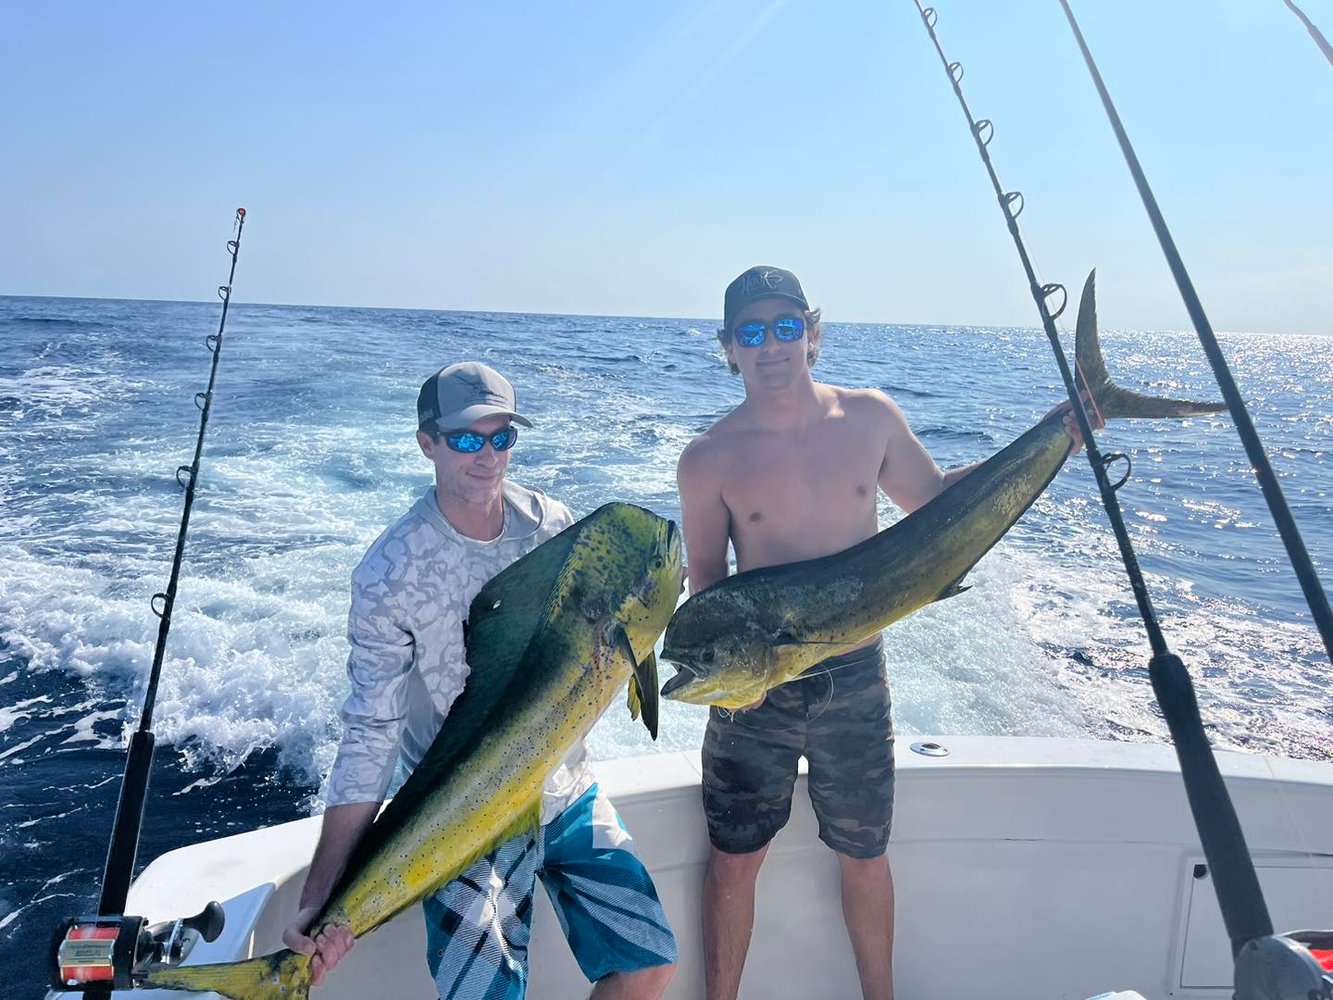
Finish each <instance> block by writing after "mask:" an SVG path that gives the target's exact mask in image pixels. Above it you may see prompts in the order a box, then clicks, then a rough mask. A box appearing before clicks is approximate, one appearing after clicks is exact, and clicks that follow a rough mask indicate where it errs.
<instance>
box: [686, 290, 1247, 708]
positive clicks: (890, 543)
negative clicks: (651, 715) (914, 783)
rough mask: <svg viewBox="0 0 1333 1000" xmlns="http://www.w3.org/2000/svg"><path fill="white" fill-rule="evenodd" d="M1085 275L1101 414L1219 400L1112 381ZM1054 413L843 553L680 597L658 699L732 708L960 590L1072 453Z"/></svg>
mask: <svg viewBox="0 0 1333 1000" xmlns="http://www.w3.org/2000/svg"><path fill="white" fill-rule="evenodd" d="M1095 274H1096V272H1093V274H1090V275H1089V276H1088V280H1087V283H1086V284H1085V285H1084V288H1083V298H1082V301H1081V302H1080V305H1079V315H1078V326H1077V332H1076V337H1075V356H1076V358H1077V359H1078V364H1079V367H1080V368H1081V369H1082V373H1083V379H1084V384H1085V387H1086V389H1087V391H1088V392H1089V393H1090V395H1091V397H1092V400H1093V401H1094V403H1095V404H1096V407H1097V409H1098V410H1100V412H1101V414H1102V416H1103V417H1105V418H1108V419H1109V418H1113V417H1191V416H1197V415H1202V414H1207V413H1217V412H1219V411H1221V410H1223V409H1225V408H1226V407H1225V405H1224V404H1222V403H1196V402H1190V401H1187V400H1177V399H1163V398H1157V397H1151V396H1142V395H1139V394H1138V393H1134V392H1129V391H1127V390H1124V389H1121V388H1120V387H1118V386H1117V385H1115V384H1114V383H1113V382H1112V381H1111V379H1110V377H1109V376H1108V375H1107V372H1106V363H1105V361H1104V360H1103V358H1102V351H1101V346H1100V344H1099V342H1098V336H1097V305H1096V288H1095V280H1094V279H1095ZM1063 421H1064V414H1063V412H1061V411H1053V412H1052V413H1051V414H1049V415H1048V416H1047V417H1046V418H1045V419H1043V420H1042V421H1041V422H1040V423H1038V424H1037V425H1036V426H1035V427H1032V428H1031V429H1029V430H1028V431H1027V432H1026V433H1024V434H1023V435H1022V436H1021V437H1020V438H1018V440H1016V441H1014V442H1013V443H1012V444H1010V445H1009V446H1008V447H1006V448H1004V449H1003V450H1001V451H999V452H998V453H996V454H995V455H993V456H992V457H991V458H989V459H988V460H987V461H986V462H984V463H983V464H982V465H980V466H978V467H977V468H976V469H974V470H972V472H970V473H969V474H968V475H967V476H965V477H963V478H962V479H961V480H959V481H958V482H956V483H954V484H953V485H952V486H950V487H949V488H948V489H946V490H945V491H944V492H942V493H940V494H939V495H938V496H937V497H935V498H934V499H933V500H931V501H929V502H928V503H926V504H924V505H923V506H921V507H920V508H918V509H917V510H915V511H913V512H912V513H911V514H909V515H908V516H906V517H904V518H902V519H901V520H899V521H898V522H897V523H895V524H893V525H891V526H890V527H888V528H886V529H884V530H883V531H881V532H879V533H878V534H876V535H873V536H871V537H870V538H868V539H866V540H865V541H864V542H861V543H860V544H858V545H854V546H852V547H851V548H849V549H845V550H843V551H841V552H837V553H834V554H833V555H829V556H824V557H822V558H818V559H810V560H806V561H803V562H794V563H784V564H782V565H778V566H768V567H764V568H761V569H755V570H747V571H746V572H743V573H738V574H736V575H734V576H730V577H727V578H726V579H724V580H722V581H720V582H718V583H716V584H714V585H713V586H711V587H709V588H707V589H706V590H703V591H700V592H699V593H698V594H695V595H693V596H692V597H690V599H689V600H688V601H686V602H685V603H684V604H683V605H681V607H680V609H679V610H678V611H677V612H676V614H675V617H673V618H672V620H671V624H670V625H668V626H667V631H666V639H665V641H664V644H663V647H662V659H664V660H667V661H670V662H671V663H672V664H674V665H675V666H676V668H677V673H676V675H675V676H674V677H672V678H671V679H670V680H668V681H667V682H666V684H665V685H663V687H662V695H663V696H664V697H667V698H670V699H673V700H676V701H686V702H693V703H695V704H704V705H717V706H720V707H722V708H733V709H734V708H743V707H745V706H748V705H751V704H753V703H755V702H757V701H758V700H759V699H760V698H762V697H763V696H764V694H765V693H766V692H768V691H769V690H771V689H772V688H774V687H777V686H778V685H779V684H784V683H786V682H787V681H790V680H793V679H794V678H796V677H799V676H800V675H801V674H802V673H804V672H805V671H806V670H808V669H809V668H810V667H812V666H814V665H815V664H816V663H818V662H819V661H820V660H823V659H825V658H827V657H829V656H832V655H834V654H836V653H839V652H844V651H846V650H848V649H851V648H853V647H854V646H856V645H857V644H859V643H861V642H863V641H864V640H866V639H867V638H869V637H870V636H872V635H874V634H875V633H877V632H879V631H880V630H882V629H884V628H887V627H888V626H889V625H890V624H892V623H893V622H895V621H897V620H898V619H900V618H902V617H904V616H906V615H909V614H911V613H912V612H913V611H916V610H917V609H918V608H922V607H924V606H925V605H927V604H931V603H932V602H934V601H940V600H943V599H944V598H946V597H952V596H953V595H955V594H957V593H959V592H960V591H962V590H966V589H967V588H966V587H964V586H963V585H962V581H963V577H965V576H966V575H967V573H968V571H969V570H971V569H972V567H973V566H975V565H976V563H977V561H978V560H979V559H980V558H981V557H982V556H983V555H985V554H986V552H988V551H989V550H990V548H991V546H993V545H994V544H995V543H996V542H998V541H999V540H1000V538H1001V537H1002V536H1003V535H1004V533H1005V532H1006V531H1008V530H1009V528H1010V527H1012V526H1013V524H1014V522H1015V521H1017V520H1018V519H1019V517H1021V516H1022V514H1023V512H1024V511H1026V510H1027V509H1028V507H1030V506H1031V505H1032V503H1033V501H1035V500H1036V499H1037V497H1039V496H1040V495H1041V493H1042V491H1043V490H1045V489H1046V487H1047V485H1049V484H1050V482H1051V480H1052V479H1053V478H1055V474H1056V473H1057V472H1059V471H1060V467H1061V466H1062V465H1064V463H1065V460H1066V459H1067V458H1068V457H1069V455H1070V453H1071V452H1072V450H1073V442H1072V441H1071V440H1070V438H1069V435H1068V434H1066V433H1065V431H1064V427H1063Z"/></svg>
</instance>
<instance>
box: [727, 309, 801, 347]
mask: <svg viewBox="0 0 1333 1000" xmlns="http://www.w3.org/2000/svg"><path fill="white" fill-rule="evenodd" d="M769 330H772V331H773V339H775V340H780V341H781V342H782V343H784V344H790V343H792V342H793V341H796V340H800V339H801V338H802V337H803V336H805V319H804V318H803V317H801V316H780V317H778V318H777V319H775V320H773V322H771V323H764V322H762V321H760V320H757V319H756V320H751V321H750V322H748V323H738V324H736V327H735V329H733V330H732V331H731V333H732V336H734V337H735V338H736V343H738V344H740V345H741V346H742V347H758V346H759V345H760V344H762V343H763V342H764V341H765V340H766V339H767V338H768V331H769Z"/></svg>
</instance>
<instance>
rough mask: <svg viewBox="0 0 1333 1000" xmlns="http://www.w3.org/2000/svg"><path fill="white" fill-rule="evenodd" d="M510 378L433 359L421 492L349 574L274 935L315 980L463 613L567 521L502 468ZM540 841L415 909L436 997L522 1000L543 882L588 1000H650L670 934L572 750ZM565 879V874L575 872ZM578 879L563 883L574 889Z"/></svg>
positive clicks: (420, 421) (459, 655) (338, 951)
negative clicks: (344, 622) (311, 796)
mask: <svg viewBox="0 0 1333 1000" xmlns="http://www.w3.org/2000/svg"><path fill="white" fill-rule="evenodd" d="M516 405H517V401H516V399H515V395H514V388H513V386H512V385H510V384H509V381H508V380H507V379H506V378H505V377H504V376H503V375H501V374H500V373H499V372H497V371H495V370H494V369H492V368H489V367H487V366H486V365H483V364H480V363H477V362H471V361H469V362H463V363H461V364H455V365H450V366H448V367H446V368H442V369H441V370H440V371H438V372H436V373H435V374H434V375H432V376H431V377H430V378H428V379H427V380H426V382H425V384H424V385H422V387H421V392H420V394H419V395H418V397H417V425H418V429H417V444H418V445H419V446H420V448H421V452H422V454H423V455H425V456H426V458H427V459H429V460H430V462H431V464H432V465H434V466H435V485H434V486H433V487H432V488H431V489H429V490H427V491H426V493H425V494H424V495H423V496H422V497H420V498H419V499H418V500H417V502H416V503H415V504H414V505H413V506H412V508H411V509H410V510H409V511H408V512H407V513H406V514H404V515H403V516H402V517H400V518H399V519H398V520H397V521H396V522H394V524H393V525H391V526H390V527H389V529H388V530H387V531H385V532H384V534H382V535H381V536H380V537H379V538H378V539H377V540H376V541H375V543H374V544H373V545H371V547H370V549H369V550H368V551H367V552H366V555H365V557H364V558H363V559H362V560H361V563H360V565H358V566H357V568H356V570H355V571H354V572H353V574H352V609H351V615H350V619H349V630H348V638H349V640H350V642H351V647H352V648H351V655H350V656H349V657H348V662H347V672H348V676H349V677H350V679H351V687H352V690H351V693H350V694H349V695H348V697H347V701H346V702H345V703H344V704H343V708H342V719H343V727H344V733H343V739H342V743H341V744H340V745H339V747H338V755H337V758H336V759H335V760H334V764H333V770H332V773H331V774H330V775H329V782H328V787H327V789H326V793H325V802H326V805H327V808H326V810H325V813H324V821H323V828H322V830H321V833H320V839H319V845H318V846H317V847H316V849H315V856H314V859H313V860H312V862H311V865H310V873H309V875H308V876H307V878H306V883H305V887H304V889H303V890H302V893H301V910H300V912H299V913H298V914H297V916H296V919H295V920H294V921H293V922H292V924H291V926H289V927H288V928H287V930H286V932H285V933H284V934H283V940H284V942H285V943H286V944H287V946H288V947H289V948H292V949H293V950H294V951H299V952H301V953H303V954H312V953H313V954H314V956H315V958H314V961H313V962H312V963H311V970H312V981H313V983H314V984H315V985H319V984H320V983H321V982H322V981H323V979H324V976H325V975H326V974H327V973H328V972H329V970H331V969H332V968H333V967H334V966H335V965H337V964H338V962H340V961H341V960H342V958H343V957H344V956H345V955H346V954H347V951H348V950H349V949H350V948H351V946H352V943H353V939H352V936H351V934H350V932H349V931H347V929H346V928H341V927H335V928H326V929H324V930H323V931H321V932H320V934H319V935H318V936H317V937H316V938H315V939H311V938H310V937H307V936H306V934H307V931H308V930H309V929H310V923H311V921H312V920H313V919H314V918H315V917H316V916H317V915H318V912H319V910H320V908H321V907H322V906H323V904H324V903H325V902H326V901H327V899H328V897H329V894H330V893H331V892H332V890H333V887H334V885H335V883H336V882H337V881H338V878H339V876H340V875H341V874H342V870H343V868H344V867H345V865H346V864H347V861H348V858H349V857H350V856H351V854H352V851H353V850H354V848H355V847H356V844H357V842H358V841H359V840H360V839H361V837H362V835H363V834H364V833H365V832H366V830H367V829H368V828H369V826H370V824H371V821H372V820H373V819H374V818H375V815H376V814H377V813H378V811H379V808H380V804H381V803H382V802H383V800H384V797H385V795H386V793H387V792H388V790H389V786H390V782H391V781H392V779H393V777H394V772H395V769H396V766H397V764H398V762H399V761H400V760H401V762H402V764H403V765H404V768H405V770H406V771H407V772H410V771H411V770H412V768H413V767H415V766H416V764H417V763H418V762H419V761H420V760H421V758H422V757H423V756H424V755H425V753H426V751H427V749H428V748H429V747H430V744H431V742H432V741H433V740H434V738H435V735H436V733H437V732H439V730H440V728H441V725H442V724H443V725H447V724H448V721H447V715H448V713H449V709H450V707H451V706H452V705H453V702H454V700H455V699H456V698H457V697H458V696H459V694H461V693H462V691H463V687H464V685H465V683H466V681H467V677H468V673H469V667H468V663H467V659H466V648H465V646H464V642H463V622H464V619H465V618H466V616H467V612H468V607H469V606H470V604H471V603H472V599H473V598H474V597H475V596H476V595H477V593H478V592H479V591H480V590H481V588H482V587H483V585H485V583H486V582H487V581H488V580H489V579H490V578H491V577H493V576H495V575H496V574H497V573H499V572H500V571H501V570H502V569H504V568H505V567H506V566H508V565H509V564H510V563H512V562H514V560H516V559H518V558H519V557H520V556H523V555H526V554H527V553H528V552H530V551H532V550H533V549H534V548H536V547H537V546H538V545H539V544H541V543H542V542H544V541H546V540H547V539H548V538H551V537H552V536H554V535H556V534H558V533H559V532H560V531H562V530H563V529H564V528H566V527H568V526H569V525H570V524H572V523H573V522H574V517H573V515H572V514H571V513H570V511H569V508H567V507H566V506H565V505H564V504H562V503H560V502H559V501H558V500H554V499H552V498H551V497H548V496H546V495H545V494H544V493H542V492H540V491H539V490H534V489H529V488H526V487H523V486H519V485H518V484H517V483H513V482H510V481H508V480H507V479H506V478H505V471H506V469H507V468H508V466H509V457H510V454H511V449H512V448H513V447H514V444H515V443H516V442H517V440H518V433H519V432H518V428H519V427H531V426H532V423H531V422H530V421H529V420H528V419H527V418H526V417H524V416H522V415H520V414H519V413H518V411H517V409H516ZM541 823H542V831H541V834H540V836H533V835H532V834H530V833H524V834H520V835H518V836H517V837H515V838H513V839H512V840H510V841H507V842H506V843H504V844H502V845H501V846H500V847H499V848H497V849H496V850H495V851H494V852H492V853H491V854H490V855H488V856H486V857H484V858H482V859H480V860H479V861H477V862H476V863H475V864H474V865H473V866H472V867H471V868H469V869H468V870H467V871H466V872H464V873H463V875H461V876H460V877H459V878H457V879H455V880H454V881H452V882H450V883H448V884H447V885H445V886H444V887H443V888H441V889H440V890H439V891H437V892H436V893H435V894H434V895H432V896H430V897H428V898H427V899H426V900H425V902H424V909H425V915H426V941H427V951H426V954H427V962H428V964H429V966H430V972H431V976H432V978H434V980H435V985H436V988H437V989H438V990H439V993H440V996H441V997H445V998H449V997H458V998H460V1000H469V998H473V997H476V998H486V1000H492V998H495V1000H500V998H503V1000H521V998H522V997H523V996H524V995H525V993H526V988H527V978H528V966H527V941H528V933H529V929H530V926H531V919H532V917H531V914H532V895H533V892H534V891H535V885H536V879H537V878H538V877H540V878H541V879H542V882H543V883H544V884H545V886H546V889H547V892H548V894H549V895H550V898H551V901H552V905H553V906H554V907H555V909H556V911H557V914H558V915H559V917H560V923H561V926H562V927H563V928H564V929H565V933H566V937H567V938H568V940H569V942H570V946H571V948H572V949H573V951H574V957H575V958H576V959H577V960H578V962H579V966H580V967H581V969H582V970H583V972H584V974H585V975H586V976H587V977H588V979H589V981H592V982H595V983H596V986H595V987H594V989H593V997H595V998H599V1000H610V998H618V997H625V998H630V997H635V998H645V1000H655V998H657V997H659V996H661V994H662V992H663V991H664V990H665V989H666V985H667V983H668V981H669V980H670V978H671V975H672V972H673V971H674V968H675V964H674V963H675V961H676V944H675V939H674V938H673V936H672V933H671V929H670V927H669V926H668V924H667V919H666V914H665V913H664V912H663V910H662V906H661V904H660V902H659V901H658V898H657V893H656V890H655V889H654V887H653V883H652V879H651V878H650V876H649V875H648V872H647V870H646V869H644V867H643V865H642V863H640V862H639V860H638V858H637V857H636V856H635V855H634V852H633V843H632V841H631V839H630V837H629V835H628V834H627V833H626V832H625V830H624V828H623V827H622V826H621V824H620V822H619V817H618V816H617V815H616V812H615V809H614V808H613V807H612V806H611V803H610V802H609V801H607V800H606V798H605V797H603V796H602V795H601V794H600V792H599V791H598V787H597V783H596V780H595V778H594V777H593V774H592V770H591V768H590V767H589V765H588V762H587V753H586V750H585V749H584V746H583V744H582V743H579V745H577V746H576V747H574V749H573V750H571V751H570V753H569V755H568V756H567V757H566V758H565V760H564V761H563V762H562V763H561V764H560V766H559V767H558V768H557V769H556V771H555V773H554V774H553V775H551V777H550V779H549V780H548V781H547V784H546V788H545V791H544V793H543V796H542V807H541ZM575 872H577V874H575ZM575 882H576V883H577V884H575Z"/></svg>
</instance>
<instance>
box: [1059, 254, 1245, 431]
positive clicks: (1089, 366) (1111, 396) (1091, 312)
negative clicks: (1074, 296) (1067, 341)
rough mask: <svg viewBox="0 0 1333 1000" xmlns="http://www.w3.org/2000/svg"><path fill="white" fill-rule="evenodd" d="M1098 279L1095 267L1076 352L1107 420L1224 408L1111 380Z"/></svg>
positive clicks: (1085, 293) (1086, 381) (1192, 414)
mask: <svg viewBox="0 0 1333 1000" xmlns="http://www.w3.org/2000/svg"><path fill="white" fill-rule="evenodd" d="M1096 279H1097V272H1096V271H1095V270H1094V271H1093V272H1092V273H1091V274H1089V275H1088V280H1087V282H1086V283H1085V284H1084V285H1083V299H1082V301H1081V302H1080V303H1079V307H1078V327H1077V333H1076V335H1075V346H1074V356H1075V357H1076V358H1077V359H1078V367H1079V371H1080V372H1082V375H1083V384H1084V386H1085V387H1086V388H1087V390H1088V392H1089V394H1090V395H1091V396H1092V400H1093V403H1094V404H1095V405H1096V407H1097V409H1098V410H1100V411H1101V414H1102V416H1103V417H1105V418H1106V419H1108V420H1110V419H1112V418H1114V417H1197V416H1202V415H1203V414H1206V413H1220V412H1222V411H1223V410H1225V409H1226V408H1227V407H1226V404H1225V403H1202V402H1197V401H1194V400H1189V399H1168V398H1166V397H1164V396H1144V395H1141V394H1139V393H1137V392H1130V391H1129V390H1128V389H1122V388H1120V386H1118V385H1116V384H1115V383H1114V382H1112V381H1111V376H1110V375H1109V374H1107V371H1106V359H1105V358H1103V357H1102V345H1101V342H1100V340H1099V338H1098V334H1097V287H1096Z"/></svg>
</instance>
